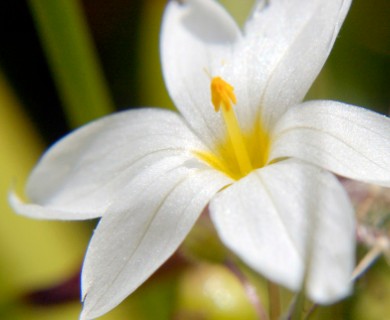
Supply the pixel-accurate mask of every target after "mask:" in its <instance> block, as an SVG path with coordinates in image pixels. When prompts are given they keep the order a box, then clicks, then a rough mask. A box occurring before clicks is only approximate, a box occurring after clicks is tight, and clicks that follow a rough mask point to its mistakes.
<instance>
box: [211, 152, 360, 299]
mask: <svg viewBox="0 0 390 320" xmlns="http://www.w3.org/2000/svg"><path fill="white" fill-rule="evenodd" d="M210 213H211V217H212V219H213V221H214V223H215V226H216V228H217V230H218V233H219V235H220V237H221V239H222V241H223V242H224V243H225V244H226V245H227V246H228V247H229V248H230V249H231V250H233V251H234V252H235V253H236V254H237V255H238V256H239V257H241V258H242V259H243V260H244V261H245V262H246V263H248V265H249V266H251V267H252V268H254V269H255V270H257V271H258V272H260V273H262V274H263V275H264V276H265V277H267V278H268V279H270V280H272V281H275V282H277V283H279V284H282V285H284V286H286V287H288V288H290V289H292V290H299V289H300V288H301V286H302V285H303V283H304V279H305V277H306V290H307V292H308V295H309V296H310V297H311V298H312V299H313V300H314V301H316V302H319V303H328V302H331V301H334V300H335V299H339V298H342V297H344V296H345V295H346V294H348V292H349V290H350V285H351V284H350V277H351V273H352V269H353V265H354V246H355V242H354V215H353V210H352V206H351V204H350V202H349V200H348V197H347V195H346V192H345V191H344V189H343V188H342V186H341V185H340V183H339V182H338V181H337V179H336V178H335V177H334V176H333V175H332V174H330V173H328V172H326V171H323V170H321V169H319V168H317V167H314V166H311V165H308V164H304V163H302V162H300V161H297V160H286V161H282V162H279V163H277V164H274V165H270V166H266V167H264V168H263V169H259V170H257V171H255V172H253V173H251V174H250V175H248V176H247V177H245V178H243V179H242V180H240V181H238V182H237V183H235V184H233V185H232V186H230V187H229V188H227V189H226V190H224V191H222V192H220V193H219V194H218V195H217V196H216V197H215V198H214V199H213V200H212V202H211V203H210Z"/></svg>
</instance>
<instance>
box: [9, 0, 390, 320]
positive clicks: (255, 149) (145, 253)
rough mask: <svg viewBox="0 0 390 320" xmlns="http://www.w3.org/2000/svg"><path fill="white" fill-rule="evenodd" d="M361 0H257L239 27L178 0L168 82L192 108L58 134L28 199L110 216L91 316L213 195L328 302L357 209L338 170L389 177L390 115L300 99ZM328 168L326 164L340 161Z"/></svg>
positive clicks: (101, 233)
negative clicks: (353, 3)
mask: <svg viewBox="0 0 390 320" xmlns="http://www.w3.org/2000/svg"><path fill="white" fill-rule="evenodd" d="M349 6H350V0H327V1H323V0H290V1H287V0H271V1H269V2H265V1H258V2H257V4H256V6H255V8H254V11H253V13H252V15H251V17H250V18H249V20H248V21H247V23H246V24H245V27H244V31H243V32H241V31H240V29H239V28H238V27H237V25H236V24H235V22H234V21H233V20H232V18H231V17H230V16H229V15H228V14H227V13H226V11H225V10H224V9H223V8H222V7H221V6H220V5H219V4H218V3H217V2H215V1H213V0H182V1H170V2H169V4H168V5H167V9H166V12H165V16H164V22H163V26H162V40H161V53H162V64H163V71H164V76H165V81H166V85H167V87H168V90H169V92H170V94H171V97H172V99H173V101H174V102H175V104H176V106H177V108H178V110H179V111H180V114H177V113H173V112H169V111H165V110H158V109H139V110H133V111H128V112H123V113H118V114H116V115H113V116H109V117H106V118H103V119H101V120H99V121H96V122H94V123H92V124H90V125H87V126H85V127H83V128H81V129H80V130H77V131H76V132H75V133H73V134H71V135H69V136H68V137H66V138H65V139H63V140H61V141H60V142H59V143H57V144H56V145H55V146H53V147H52V148H51V149H50V150H49V151H48V152H47V153H46V154H45V156H44V157H43V158H42V159H41V161H40V162H39V164H38V165H37V167H36V168H35V169H34V171H33V173H32V174H31V176H30V179H29V181H28V185H27V191H26V192H27V195H28V197H29V198H30V200H31V203H23V202H21V200H19V198H18V197H17V196H16V195H15V194H12V195H11V197H10V200H11V203H12V205H13V207H14V208H15V210H16V211H17V212H19V213H21V214H24V215H27V216H32V217H35V218H45V219H90V218H95V217H100V216H102V219H101V220H100V222H99V225H98V227H97V229H96V231H95V233H94V235H93V237H92V240H91V243H90V245H89V248H88V251H87V254H86V258H85V262H84V267H83V273H82V292H83V299H84V310H83V313H82V316H81V317H82V318H83V319H92V318H95V317H98V316H100V315H102V314H104V313H106V312H108V311H109V310H111V309H112V308H114V307H115V306H116V305H118V304H119V303H120V302H121V301H122V300H123V299H124V298H125V297H126V296H128V295H129V294H130V293H132V292H133V291H134V290H135V289H136V288H137V287H138V286H140V285H141V284H142V283H143V282H144V281H145V280H146V279H147V278H148V277H149V276H150V275H151V274H152V273H153V272H154V271H155V270H156V269H157V268H158V267H159V266H160V265H161V264H162V263H163V262H164V261H165V260H166V259H167V258H168V257H169V256H170V255H172V253H173V252H174V251H175V250H176V249H177V248H178V246H179V245H180V243H181V242H182V241H183V239H184V238H185V237H186V235H187V234H188V232H189V231H190V229H191V228H192V226H193V225H194V223H195V222H196V220H197V218H198V216H199V215H200V213H201V212H202V210H203V209H204V208H205V207H206V206H207V205H208V206H209V212H210V215H211V218H212V220H213V222H214V224H215V226H216V229H217V231H218V233H219V235H220V237H221V239H222V241H223V242H224V243H225V244H226V246H227V247H229V248H230V249H231V250H232V251H233V252H234V253H236V254H237V255H238V256H239V257H240V258H241V259H242V260H243V261H245V262H246V263H247V264H248V265H249V266H251V267H252V268H253V269H255V270H257V271H258V272H259V273H261V274H262V275H264V276H265V277H267V278H268V279H270V280H272V281H274V282H277V283H279V284H281V285H283V286H286V287H288V288H290V289H292V290H300V289H301V288H302V286H304V290H305V291H306V292H307V294H308V296H309V297H310V298H311V299H312V300H314V301H315V302H317V303H323V304H326V303H331V302H333V301H335V300H337V299H340V298H342V297H344V296H346V295H347V294H348V293H349V292H350V288H351V282H350V276H351V272H352V269H353V266H354V250H355V240H354V214H353V210H352V206H351V204H350V201H349V199H348V197H347V195H346V192H345V191H344V189H343V188H342V186H341V185H340V183H339V182H338V180H337V179H336V177H335V176H334V175H333V174H332V173H330V172H329V171H331V172H333V173H336V174H339V175H343V176H345V177H348V178H352V179H357V180H361V181H365V182H370V183H374V184H378V185H382V186H390V144H389V143H390V121H389V119H388V118H386V117H384V116H381V115H378V114H375V113H373V112H370V111H367V110H365V109H362V108H358V107H354V106H350V105H346V104H343V103H340V102H334V101H312V102H305V103H301V101H302V100H303V97H304V96H305V94H306V92H307V90H308V88H309V87H310V85H311V84H312V82H313V80H314V79H315V77H316V76H317V74H318V72H319V71H320V69H321V67H322V66H323V64H324V62H325V60H326V58H327V56H328V54H329V52H330V50H331V48H332V45H333V43H334V41H335V39H336V36H337V34H338V31H339V29H340V27H341V24H342V22H343V20H344V18H345V16H346V14H347V11H348V8H349ZM328 170H329V171H328Z"/></svg>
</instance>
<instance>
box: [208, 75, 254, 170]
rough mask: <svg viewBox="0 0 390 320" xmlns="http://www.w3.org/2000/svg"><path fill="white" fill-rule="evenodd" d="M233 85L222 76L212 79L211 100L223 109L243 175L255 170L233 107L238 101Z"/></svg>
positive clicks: (215, 106) (216, 106) (217, 107)
mask: <svg viewBox="0 0 390 320" xmlns="http://www.w3.org/2000/svg"><path fill="white" fill-rule="evenodd" d="M233 89H234V88H233V86H231V85H230V84H228V83H227V82H226V81H224V80H223V79H222V78H220V77H215V78H213V79H212V81H211V100H212V102H213V105H214V108H215V111H219V110H220V109H222V115H223V119H224V121H225V125H226V129H227V131H228V135H229V139H230V142H231V144H232V147H233V150H234V155H235V157H236V160H237V163H238V166H239V168H240V171H241V174H242V175H243V176H245V175H247V174H248V173H249V172H251V171H252V170H253V167H252V164H251V161H250V158H249V155H248V151H247V149H246V147H245V142H244V138H243V135H242V132H241V128H240V125H239V123H238V121H237V118H236V114H235V113H234V110H233V108H232V102H233V103H234V104H235V103H236V96H235V95H234V93H233Z"/></svg>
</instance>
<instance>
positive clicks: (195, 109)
mask: <svg viewBox="0 0 390 320" xmlns="http://www.w3.org/2000/svg"><path fill="white" fill-rule="evenodd" d="M240 36H241V35H240V30H239V29H238V27H237V25H236V24H235V22H234V21H233V20H232V18H231V17H230V16H229V15H228V14H227V12H226V11H225V10H224V9H223V8H222V7H221V6H220V5H219V4H218V3H217V2H216V1H214V0H183V1H170V2H169V3H168V6H167V9H166V11H165V14H164V19H163V25H162V33H161V60H162V67H163V73H164V78H165V83H166V85H167V88H168V91H169V93H170V95H171V97H172V99H173V101H174V102H175V105H176V107H177V108H178V109H179V110H180V112H181V113H182V114H183V116H184V117H185V118H186V120H187V121H188V122H189V123H190V125H191V126H192V128H193V129H194V130H195V131H196V132H197V134H198V135H199V136H201V137H203V140H204V141H207V142H210V143H211V144H212V143H213V141H215V140H220V137H221V136H222V135H223V133H224V132H225V128H224V126H223V125H222V122H221V118H220V114H219V113H216V112H215V111H214V107H213V106H212V104H211V95H210V83H211V79H210V76H216V75H220V74H215V73H219V72H217V70H219V69H221V67H222V66H223V64H224V63H225V62H226V61H228V60H230V58H231V55H232V47H233V44H234V43H235V42H236V41H237V40H238V39H239V38H240ZM210 146H211V145H210Z"/></svg>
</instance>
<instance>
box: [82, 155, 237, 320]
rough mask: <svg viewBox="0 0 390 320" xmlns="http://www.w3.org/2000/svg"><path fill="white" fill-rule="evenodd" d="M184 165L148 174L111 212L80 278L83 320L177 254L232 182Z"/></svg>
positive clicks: (165, 165)
mask: <svg viewBox="0 0 390 320" xmlns="http://www.w3.org/2000/svg"><path fill="white" fill-rule="evenodd" d="M180 162H181V159H177V160H175V159H174V158H171V159H163V160H161V161H160V162H158V163H156V164H155V165H153V166H151V167H149V168H147V169H145V170H144V171H143V172H142V173H141V174H140V175H139V176H138V177H137V178H136V179H134V180H133V181H131V183H130V184H129V185H128V186H127V187H126V188H125V189H124V190H123V192H122V193H121V196H120V197H119V198H118V199H117V201H116V202H115V203H114V204H113V205H112V206H111V207H109V208H108V210H107V211H108V212H107V214H106V215H104V216H103V218H102V220H101V221H100V223H99V225H98V227H97V230H96V232H95V233H94V236H93V238H92V240H91V243H90V245H89V248H88V251H87V255H86V258H85V262H84V267H83V273H82V291H83V297H84V309H83V313H82V319H93V318H95V317H98V316H100V315H102V314H104V313H106V312H108V311H109V310H111V309H112V308H114V307H115V306H116V305H118V304H119V303H120V302H121V301H122V300H123V299H124V298H126V297H127V296H128V295H129V294H130V293H131V292H132V291H134V290H135V289H137V287H138V286H139V285H140V284H142V283H143V282H144V281H145V280H146V279H147V278H148V277H149V276H150V275H151V274H152V273H153V272H154V271H155V270H156V269H157V268H158V267H159V266H160V265H161V264H162V263H163V262H164V261H165V260H166V259H168V257H169V256H170V255H172V254H173V253H174V251H175V250H176V249H177V247H178V246H179V245H180V243H181V242H182V241H183V239H184V238H185V236H186V235H187V233H188V232H189V231H190V229H191V228H192V226H193V224H194V223H195V221H196V219H197V218H198V216H199V214H200V213H201V212H202V210H203V209H204V207H205V206H206V205H207V203H208V202H209V200H210V198H211V197H213V196H214V194H215V193H216V192H217V191H218V190H219V189H221V188H222V187H223V186H225V185H226V184H228V183H231V180H230V179H229V178H227V177H226V176H224V175H222V174H221V173H219V172H218V171H215V170H212V169H209V168H206V167H205V166H203V165H202V164H200V163H197V161H196V160H195V159H194V163H190V162H185V163H181V164H180Z"/></svg>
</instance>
